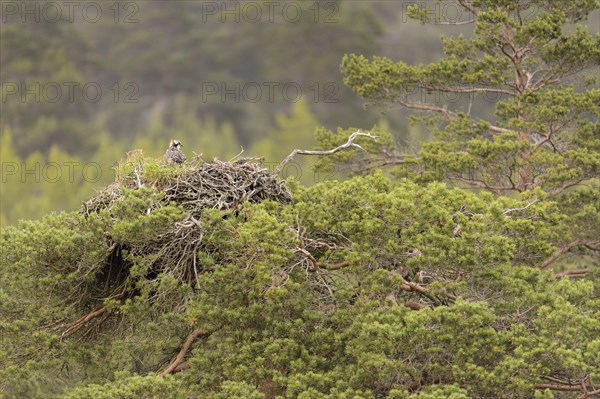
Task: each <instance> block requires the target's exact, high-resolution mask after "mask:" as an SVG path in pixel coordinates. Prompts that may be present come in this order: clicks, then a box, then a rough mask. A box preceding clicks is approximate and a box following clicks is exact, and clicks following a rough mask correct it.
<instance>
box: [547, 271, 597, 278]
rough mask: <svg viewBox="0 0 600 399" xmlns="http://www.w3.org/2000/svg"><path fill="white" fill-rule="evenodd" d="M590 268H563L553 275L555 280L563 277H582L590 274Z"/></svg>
mask: <svg viewBox="0 0 600 399" xmlns="http://www.w3.org/2000/svg"><path fill="white" fill-rule="evenodd" d="M591 272H592V269H573V270H565V271H564V272H560V273H556V274H555V275H554V277H555V278H556V279H557V280H560V279H561V278H563V277H567V278H583V277H585V276H587V275H588V274H590V273H591Z"/></svg>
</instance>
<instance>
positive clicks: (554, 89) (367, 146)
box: [0, 0, 600, 399]
mask: <svg viewBox="0 0 600 399" xmlns="http://www.w3.org/2000/svg"><path fill="white" fill-rule="evenodd" d="M457 4H459V5H460V6H461V7H463V8H464V9H465V11H466V12H468V13H470V15H471V16H472V21H473V23H474V24H475V35H474V36H473V37H472V38H464V37H459V38H445V39H443V44H444V46H445V54H446V55H445V58H443V59H441V60H440V61H439V62H437V63H434V64H429V65H417V66H415V65H411V64H409V63H405V62H394V61H392V60H391V59H388V58H385V57H375V58H369V57H365V56H363V55H353V54H349V55H347V56H345V57H344V58H343V60H342V72H343V73H344V78H345V81H346V83H347V84H348V86H349V88H351V89H352V90H353V91H354V92H355V93H356V94H358V95H359V96H362V97H364V98H366V99H368V100H371V101H372V102H374V103H375V104H376V105H378V106H381V107H383V108H384V109H386V110H389V107H390V106H400V107H404V108H408V109H409V110H413V111H422V113H419V114H417V120H418V121H420V122H424V124H425V125H426V126H428V127H429V128H431V129H432V130H433V132H434V136H435V138H434V139H433V140H432V141H431V142H429V143H425V144H424V145H422V146H421V147H420V148H416V149H415V151H414V152H413V153H411V154H409V155H408V154H407V152H406V151H405V150H406V148H404V147H402V146H399V145H398V144H397V143H396V141H395V140H394V137H393V135H392V134H391V133H390V127H389V126H388V125H386V124H385V123H380V124H379V125H378V126H376V127H375V128H373V129H372V130H371V132H370V133H371V134H372V135H373V136H377V139H372V137H370V136H366V135H364V136H360V137H357V139H356V143H355V144H357V145H360V147H356V146H354V147H349V149H345V150H342V151H336V152H334V153H333V154H332V155H331V156H325V157H321V158H320V159H319V163H318V165H317V166H318V167H320V168H321V170H322V171H324V172H323V173H325V174H327V173H328V170H329V169H328V168H329V167H332V166H336V167H337V168H338V170H340V171H343V172H347V173H348V174H349V175H350V176H348V178H347V179H345V180H341V181H339V180H333V179H329V180H327V181H323V182H320V183H317V184H314V185H312V186H307V185H304V184H302V182H299V181H297V180H294V179H289V180H287V181H284V180H282V179H281V178H280V176H277V175H275V174H272V173H271V172H270V171H269V169H267V168H263V167H261V166H260V164H259V163H256V162H257V161H256V160H254V161H248V160H243V159H237V160H235V159H234V160H233V161H231V162H222V161H218V160H213V161H204V160H203V159H202V158H201V157H194V158H193V159H192V158H191V157H190V161H188V162H187V163H185V164H183V165H180V166H171V165H166V164H165V162H164V160H161V159H156V158H153V157H145V156H143V154H142V153H141V152H132V153H130V154H129V156H128V157H127V158H125V159H124V160H123V161H122V162H121V163H120V164H119V165H118V167H117V168H116V174H117V175H116V178H115V179H114V181H113V179H108V178H107V177H106V176H105V177H104V180H102V181H103V182H107V183H110V185H107V186H106V187H105V188H104V189H100V190H99V191H98V192H97V193H96V194H95V195H93V196H92V197H91V199H90V200H89V201H87V202H86V203H85V204H84V205H83V206H82V208H81V209H80V210H79V211H76V212H63V213H52V214H47V215H45V216H44V217H42V218H40V219H38V220H27V221H26V220H22V221H20V222H18V223H17V224H15V225H12V226H8V227H4V228H3V229H2V234H1V237H0V255H1V257H0V333H1V334H2V347H1V348H0V397H1V398H6V399H21V398H32V399H38V398H39V399H42V398H43V399H46V398H56V399H87V398H99V399H130V398H136V399H137V398H147V399H162V398H175V399H178V398H181V399H188V398H190V399H191V398H198V397H201V398H211V399H229V398H239V399H246V398H250V399H263V398H264V399H276V398H277V399H283V398H301V399H313V398H325V399H344V398H346V399H350V398H352V399H354V398H367V399H370V398H372V399H376V398H377V399H379V398H390V399H488V398H495V399H500V398H502V399H531V398H535V399H551V398H556V399H591V398H594V397H598V396H599V395H600V317H599V316H600V289H599V287H600V269H599V268H598V263H599V262H598V259H599V258H598V250H599V249H600V242H599V240H598V237H599V236H600V228H599V226H600V209H599V208H600V190H599V188H598V178H599V167H600V159H599V151H600V148H599V147H598V138H599V137H598V133H599V126H600V124H599V123H598V117H599V114H600V108H599V106H598V104H599V101H598V99H599V97H598V96H599V92H598V89H597V88H595V87H597V83H595V82H594V81H593V78H594V76H593V74H594V72H597V71H598V66H599V65H600V58H599V57H600V52H599V50H598V49H599V48H600V45H599V44H600V36H599V35H593V34H590V33H588V31H587V29H586V27H585V26H584V25H583V24H582V23H581V22H582V21H585V20H586V18H587V17H588V16H589V15H590V12H592V11H593V10H596V9H598V8H600V5H599V4H598V2H597V1H591V0H577V1H566V0H565V1H533V2H514V1H487V0H481V1H480V0H477V1H473V2H466V1H458V3H457ZM533 6H536V7H535V10H536V12H535V13H532V12H530V11H531V7H533ZM154 7H156V8H157V11H160V9H161V7H162V5H155V6H154ZM192 9H193V7H192ZM189 10H190V9H188V11H189ZM172 12H174V11H172ZM410 13H411V15H412V17H414V18H416V19H417V20H419V21H421V22H423V23H430V22H434V23H435V22H439V21H435V20H433V21H432V20H431V18H430V16H431V15H430V14H429V13H427V12H424V11H423V10H421V9H420V8H418V7H411V8H410ZM356 15H359V14H356ZM161 16H162V14H161V13H160V12H157V13H156V15H155V17H156V19H157V21H161V20H162V19H161ZM356 18H357V21H358V22H357V24H358V26H363V27H364V26H365V25H362V24H365V23H366V20H364V19H361V18H358V16H356ZM359 22H360V24H359ZM367 25H368V24H367ZM300 26H301V27H302V25H300ZM305 28H306V27H305ZM273 29H276V28H275V27H274V28H273ZM336 29H342V27H337V28H336ZM334 31H335V30H334ZM336 32H337V31H335V32H329V33H330V34H332V35H334V33H336ZM344 32H345V31H344V30H342V31H341V33H340V32H337V33H338V34H341V35H343V33H344ZM21 33H22V32H21ZM244 33H245V32H244V31H243V30H242V32H240V34H244ZM271 33H272V32H271ZM11 34H12V35H13V36H12V37H11V40H21V39H22V38H21V39H20V36H19V31H18V30H17V31H15V32H12V33H11ZM334 37H337V36H336V35H334ZM146 39H148V38H146ZM136 40H141V38H137V39H136ZM148 40H149V39H148ZM127 44H128V42H127V41H126V42H125V43H124V45H123V47H121V48H116V49H113V50H111V51H126V50H127V49H128V48H129V47H128V46H127ZM159 44H160V43H159ZM163 45H165V46H167V45H168V43H163ZM365 46H366V48H370V47H369V46H368V43H366V44H365ZM25 50H26V49H24V50H23V51H25ZM33 50H34V49H33ZM33 50H32V51H33ZM355 51H356V52H358V53H360V51H361V47H360V46H358V45H356V46H355ZM59 54H60V53H59ZM189 56H190V57H194V56H197V54H193V53H192V54H190V55H189ZM56 59H57V60H59V61H60V59H61V58H60V57H59V56H57V58H56ZM193 59H196V58H193ZM176 60H177V57H175V58H174V59H167V60H165V63H164V64H162V65H155V68H157V70H150V71H147V70H144V71H145V73H148V74H150V76H154V75H152V73H156V74H157V76H162V75H160V68H182V67H183V65H184V64H179V63H178V62H176ZM259 61H261V60H258V59H256V60H255V62H256V65H257V67H258V65H262V64H261V63H260V62H259ZM127 65H128V66H129V67H130V68H133V69H132V73H133V72H135V71H136V69H135V68H136V67H138V66H137V64H136V65H134V64H127ZM302 65H303V64H302ZM13 67H15V65H13ZM139 68H142V66H139ZM300 69H302V68H300ZM65 71H66V72H68V69H67V70H65ZM66 72H65V73H66ZM179 72H180V75H181V76H185V73H184V71H179ZM588 73H591V74H589V75H588ZM177 82H178V81H176V82H172V81H165V82H160V81H157V84H158V83H160V84H161V85H162V88H163V89H164V90H166V88H168V87H169V85H170V84H176V83H177ZM188 83H189V84H190V85H191V84H193V82H188ZM595 85H596V86H595ZM418 90H423V91H425V92H427V93H428V94H432V93H436V92H444V93H465V92H466V93H467V94H469V100H468V101H467V102H466V103H456V104H450V105H448V104H443V103H440V102H436V101H429V100H431V99H430V98H428V97H419V99H418V100H416V99H415V97H414V93H415V92H416V91H418ZM407 93H412V94H409V95H408V96H407ZM489 93H496V94H500V97H499V99H498V100H497V101H494V102H493V103H492V104H491V105H492V107H493V108H494V111H495V113H493V114H492V113H488V112H476V111H478V110H481V109H482V108H480V107H478V106H477V105H476V104H475V103H476V102H477V100H478V98H479V97H478V95H481V96H484V95H485V94H489ZM479 99H480V98H479ZM179 101H182V102H181V103H180V107H179V109H180V110H182V109H185V108H186V106H185V104H186V103H185V101H183V100H179ZM13 105H14V106H18V104H16V103H15V104H13ZM489 105H490V104H487V106H488V107H489ZM11 106H12V105H11ZM483 108H486V107H485V106H484V107H483ZM48 112H50V114H51V111H48ZM65 112H66V109H65ZM69 112H70V111H69ZM69 112H67V114H65V115H64V117H65V118H75V119H76V118H78V117H79V116H80V115H81V114H80V113H79V112H78V111H77V112H76V111H74V112H73V113H69ZM191 113H193V111H191ZM189 115H190V113H188V112H187V111H186V112H183V111H182V112H181V113H180V114H178V115H177V118H175V117H174V119H175V120H178V121H180V122H177V123H182V124H184V125H188V126H197V125H195V123H196V122H194V119H193V118H188V117H189ZM312 120H313V119H312V117H311V116H310V111H309V109H308V107H306V104H302V103H299V104H298V105H297V106H296V107H295V111H294V113H293V115H292V117H290V118H285V117H282V118H280V119H279V121H278V124H279V127H280V128H281V131H282V132H284V133H285V134H281V135H278V134H275V133H273V134H272V136H270V137H271V138H275V137H278V138H280V139H282V140H288V139H289V140H292V138H293V136H294V131H295V129H297V128H298V127H302V128H304V127H306V125H307V121H312ZM161 123H162V122H161V121H160V120H159V121H157V122H156V124H157V125H156V126H158V128H157V132H158V131H160V130H161V129H162V128H163V127H165V126H164V125H161ZM76 125H77V123H75V122H73V126H76ZM219 129H221V128H219V127H217V126H216V125H212V127H211V129H209V130H210V131H211V133H210V134H211V135H214V136H213V137H217V136H218V134H217V133H215V132H217V131H218V130H219ZM223 129H224V130H223V131H222V133H227V132H229V133H231V131H230V130H228V128H223ZM354 131H355V129H348V130H346V129H343V128H340V129H338V130H337V131H336V132H332V131H330V130H328V129H326V128H319V129H317V130H316V135H315V137H316V140H317V141H318V145H319V147H320V148H321V149H324V150H326V149H332V148H335V147H337V146H339V145H341V144H343V143H345V142H347V140H348V137H349V135H350V134H351V133H352V132H354ZM229 133H227V134H225V135H224V137H226V138H227V137H231V135H229ZM158 136H159V133H156V136H152V135H151V136H149V137H147V138H146V140H153V139H155V138H156V137H158ZM224 142H225V141H224ZM307 142H308V141H307ZM2 143H3V147H2V151H3V152H2V155H3V156H11V157H15V158H16V157H19V155H17V151H16V150H15V149H14V136H13V135H12V134H5V135H4V136H3V138H2ZM109 144H110V143H109V142H108V141H106V142H104V143H103V144H101V145H102V146H104V147H103V148H105V149H107V151H106V153H105V154H108V152H109V151H108V149H109V148H110V145H109ZM221 144H223V142H221ZM20 145H23V146H28V145H29V144H28V143H24V144H21V143H20V144H18V145H16V146H17V147H18V146H20ZM261 146H262V148H264V149H265V151H269V150H272V149H273V147H276V144H273V142H272V141H270V140H269V135H266V137H265V139H264V141H262V142H261ZM222 149H223V151H225V146H224V147H223V148H222ZM49 156H50V157H54V158H51V159H62V157H66V154H65V153H63V152H61V151H59V150H58V149H52V150H50V152H49ZM115 159H117V158H115ZM64 191H65V190H64V187H61V186H60V185H57V186H55V187H54V186H53V190H50V191H48V193H52V196H53V197H55V198H57V199H63V200H64ZM2 194H3V199H4V198H5V197H4V195H5V194H4V192H3V193H2ZM44 198H45V197H44V196H41V197H40V201H43V200H44Z"/></svg>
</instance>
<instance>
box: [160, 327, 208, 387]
mask: <svg viewBox="0 0 600 399" xmlns="http://www.w3.org/2000/svg"><path fill="white" fill-rule="evenodd" d="M211 334H212V332H206V331H204V330H201V329H197V330H194V331H193V332H192V333H191V334H190V335H188V336H187V338H186V339H185V342H184V343H183V346H182V347H181V350H180V351H179V353H178V354H177V357H175V360H173V362H171V364H170V365H169V366H168V367H167V368H166V369H164V370H163V371H161V372H160V373H158V376H159V377H164V376H166V375H169V374H171V373H173V372H176V371H177V370H178V369H181V365H182V363H184V361H183V359H184V358H185V355H186V354H187V353H188V351H189V350H190V348H191V347H192V344H193V343H194V341H195V340H196V339H198V338H207V337H209V336H210V335H211Z"/></svg>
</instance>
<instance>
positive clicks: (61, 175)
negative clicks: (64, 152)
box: [0, 161, 102, 184]
mask: <svg viewBox="0 0 600 399" xmlns="http://www.w3.org/2000/svg"><path fill="white" fill-rule="evenodd" d="M0 172H1V173H0V176H1V178H2V183H3V184H7V183H9V182H13V183H15V182H19V183H29V184H33V183H35V184H39V183H58V182H67V183H73V184H79V183H81V182H85V183H98V182H99V181H100V180H101V179H102V167H101V166H100V164H98V163H96V162H85V163H82V162H75V161H66V162H45V163H42V162H27V163H26V162H2V163H0Z"/></svg>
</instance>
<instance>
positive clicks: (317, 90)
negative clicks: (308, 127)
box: [200, 81, 340, 104]
mask: <svg viewBox="0 0 600 399" xmlns="http://www.w3.org/2000/svg"><path fill="white" fill-rule="evenodd" d="M339 91H340V87H339V85H338V84H337V83H335V82H324V83H321V82H313V83H310V84H308V85H301V84H300V83H297V82H272V81H268V82H202V85H201V93H200V94H201V97H202V102H203V103H219V102H220V103H222V104H225V103H240V102H248V103H258V102H268V103H274V102H286V103H295V102H298V101H300V100H301V99H302V98H303V97H304V98H305V99H306V101H309V102H314V103H319V102H321V103H338V102H339V101H340V100H339V96H338V94H339Z"/></svg>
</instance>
